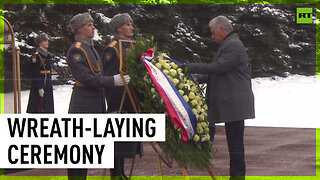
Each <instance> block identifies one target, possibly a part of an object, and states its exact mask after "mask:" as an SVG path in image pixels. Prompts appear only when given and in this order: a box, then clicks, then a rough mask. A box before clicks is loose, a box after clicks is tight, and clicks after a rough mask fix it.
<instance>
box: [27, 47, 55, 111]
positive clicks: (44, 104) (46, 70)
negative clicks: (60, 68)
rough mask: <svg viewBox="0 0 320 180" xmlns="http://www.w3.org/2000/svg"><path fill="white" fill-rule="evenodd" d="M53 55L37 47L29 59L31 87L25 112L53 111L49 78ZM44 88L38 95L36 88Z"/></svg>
mask: <svg viewBox="0 0 320 180" xmlns="http://www.w3.org/2000/svg"><path fill="white" fill-rule="evenodd" d="M52 59H53V55H51V54H50V53H48V52H46V51H44V50H42V49H41V48H37V50H36V52H35V53H34V54H33V55H32V57H31V58H30V60H29V63H28V64H29V65H30V72H31V87H30V95H29V101H28V107H27V113H54V103H53V88H52V80H51V68H52ZM39 89H43V90H44V97H43V98H42V97H40V95H39V92H38V90H39Z"/></svg>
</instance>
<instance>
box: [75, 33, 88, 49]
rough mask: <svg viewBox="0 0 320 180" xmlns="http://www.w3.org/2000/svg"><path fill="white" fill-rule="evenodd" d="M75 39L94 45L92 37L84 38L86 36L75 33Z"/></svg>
mask: <svg viewBox="0 0 320 180" xmlns="http://www.w3.org/2000/svg"><path fill="white" fill-rule="evenodd" d="M74 39H75V40H76V41H80V42H82V43H84V44H87V45H89V46H92V47H93V40H92V39H91V38H84V37H81V36H79V35H75V36H74Z"/></svg>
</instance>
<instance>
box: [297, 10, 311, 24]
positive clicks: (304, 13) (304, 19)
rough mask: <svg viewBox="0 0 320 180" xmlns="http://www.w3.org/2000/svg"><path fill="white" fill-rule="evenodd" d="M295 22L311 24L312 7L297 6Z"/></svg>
mask: <svg viewBox="0 0 320 180" xmlns="http://www.w3.org/2000/svg"><path fill="white" fill-rule="evenodd" d="M297 23H298V24H302V23H303V24H312V8H297Z"/></svg>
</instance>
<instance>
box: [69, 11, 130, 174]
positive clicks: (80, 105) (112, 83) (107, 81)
mask: <svg viewBox="0 0 320 180" xmlns="http://www.w3.org/2000/svg"><path fill="white" fill-rule="evenodd" d="M93 22H94V21H93V19H92V17H91V16H90V14H89V13H82V14H77V15H75V16H74V17H73V18H72V19H71V20H70V27H71V30H72V32H73V33H75V42H74V43H73V44H72V45H71V47H70V48H69V51H68V54H67V63H68V67H69V70H70V72H71V74H72V76H73V78H74V79H75V85H74V87H73V91H72V95H71V100H70V105H69V113H105V112H106V105H105V96H104V88H107V87H116V86H123V85H124V82H123V80H122V78H121V77H120V75H119V74H115V75H111V76H104V75H103V72H102V70H101V68H100V66H101V60H100V56H99V55H98V53H97V51H96V50H95V48H94V46H93V40H92V38H93V37H94V31H95V27H94V24H93ZM124 80H125V82H126V83H129V82H130V77H129V76H128V75H126V76H124ZM86 175H87V169H68V178H69V179H77V180H78V179H86Z"/></svg>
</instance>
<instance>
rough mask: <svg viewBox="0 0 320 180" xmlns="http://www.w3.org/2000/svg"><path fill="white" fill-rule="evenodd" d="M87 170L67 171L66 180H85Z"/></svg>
mask: <svg viewBox="0 0 320 180" xmlns="http://www.w3.org/2000/svg"><path fill="white" fill-rule="evenodd" d="M87 172H88V169H68V180H86V179H87Z"/></svg>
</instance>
